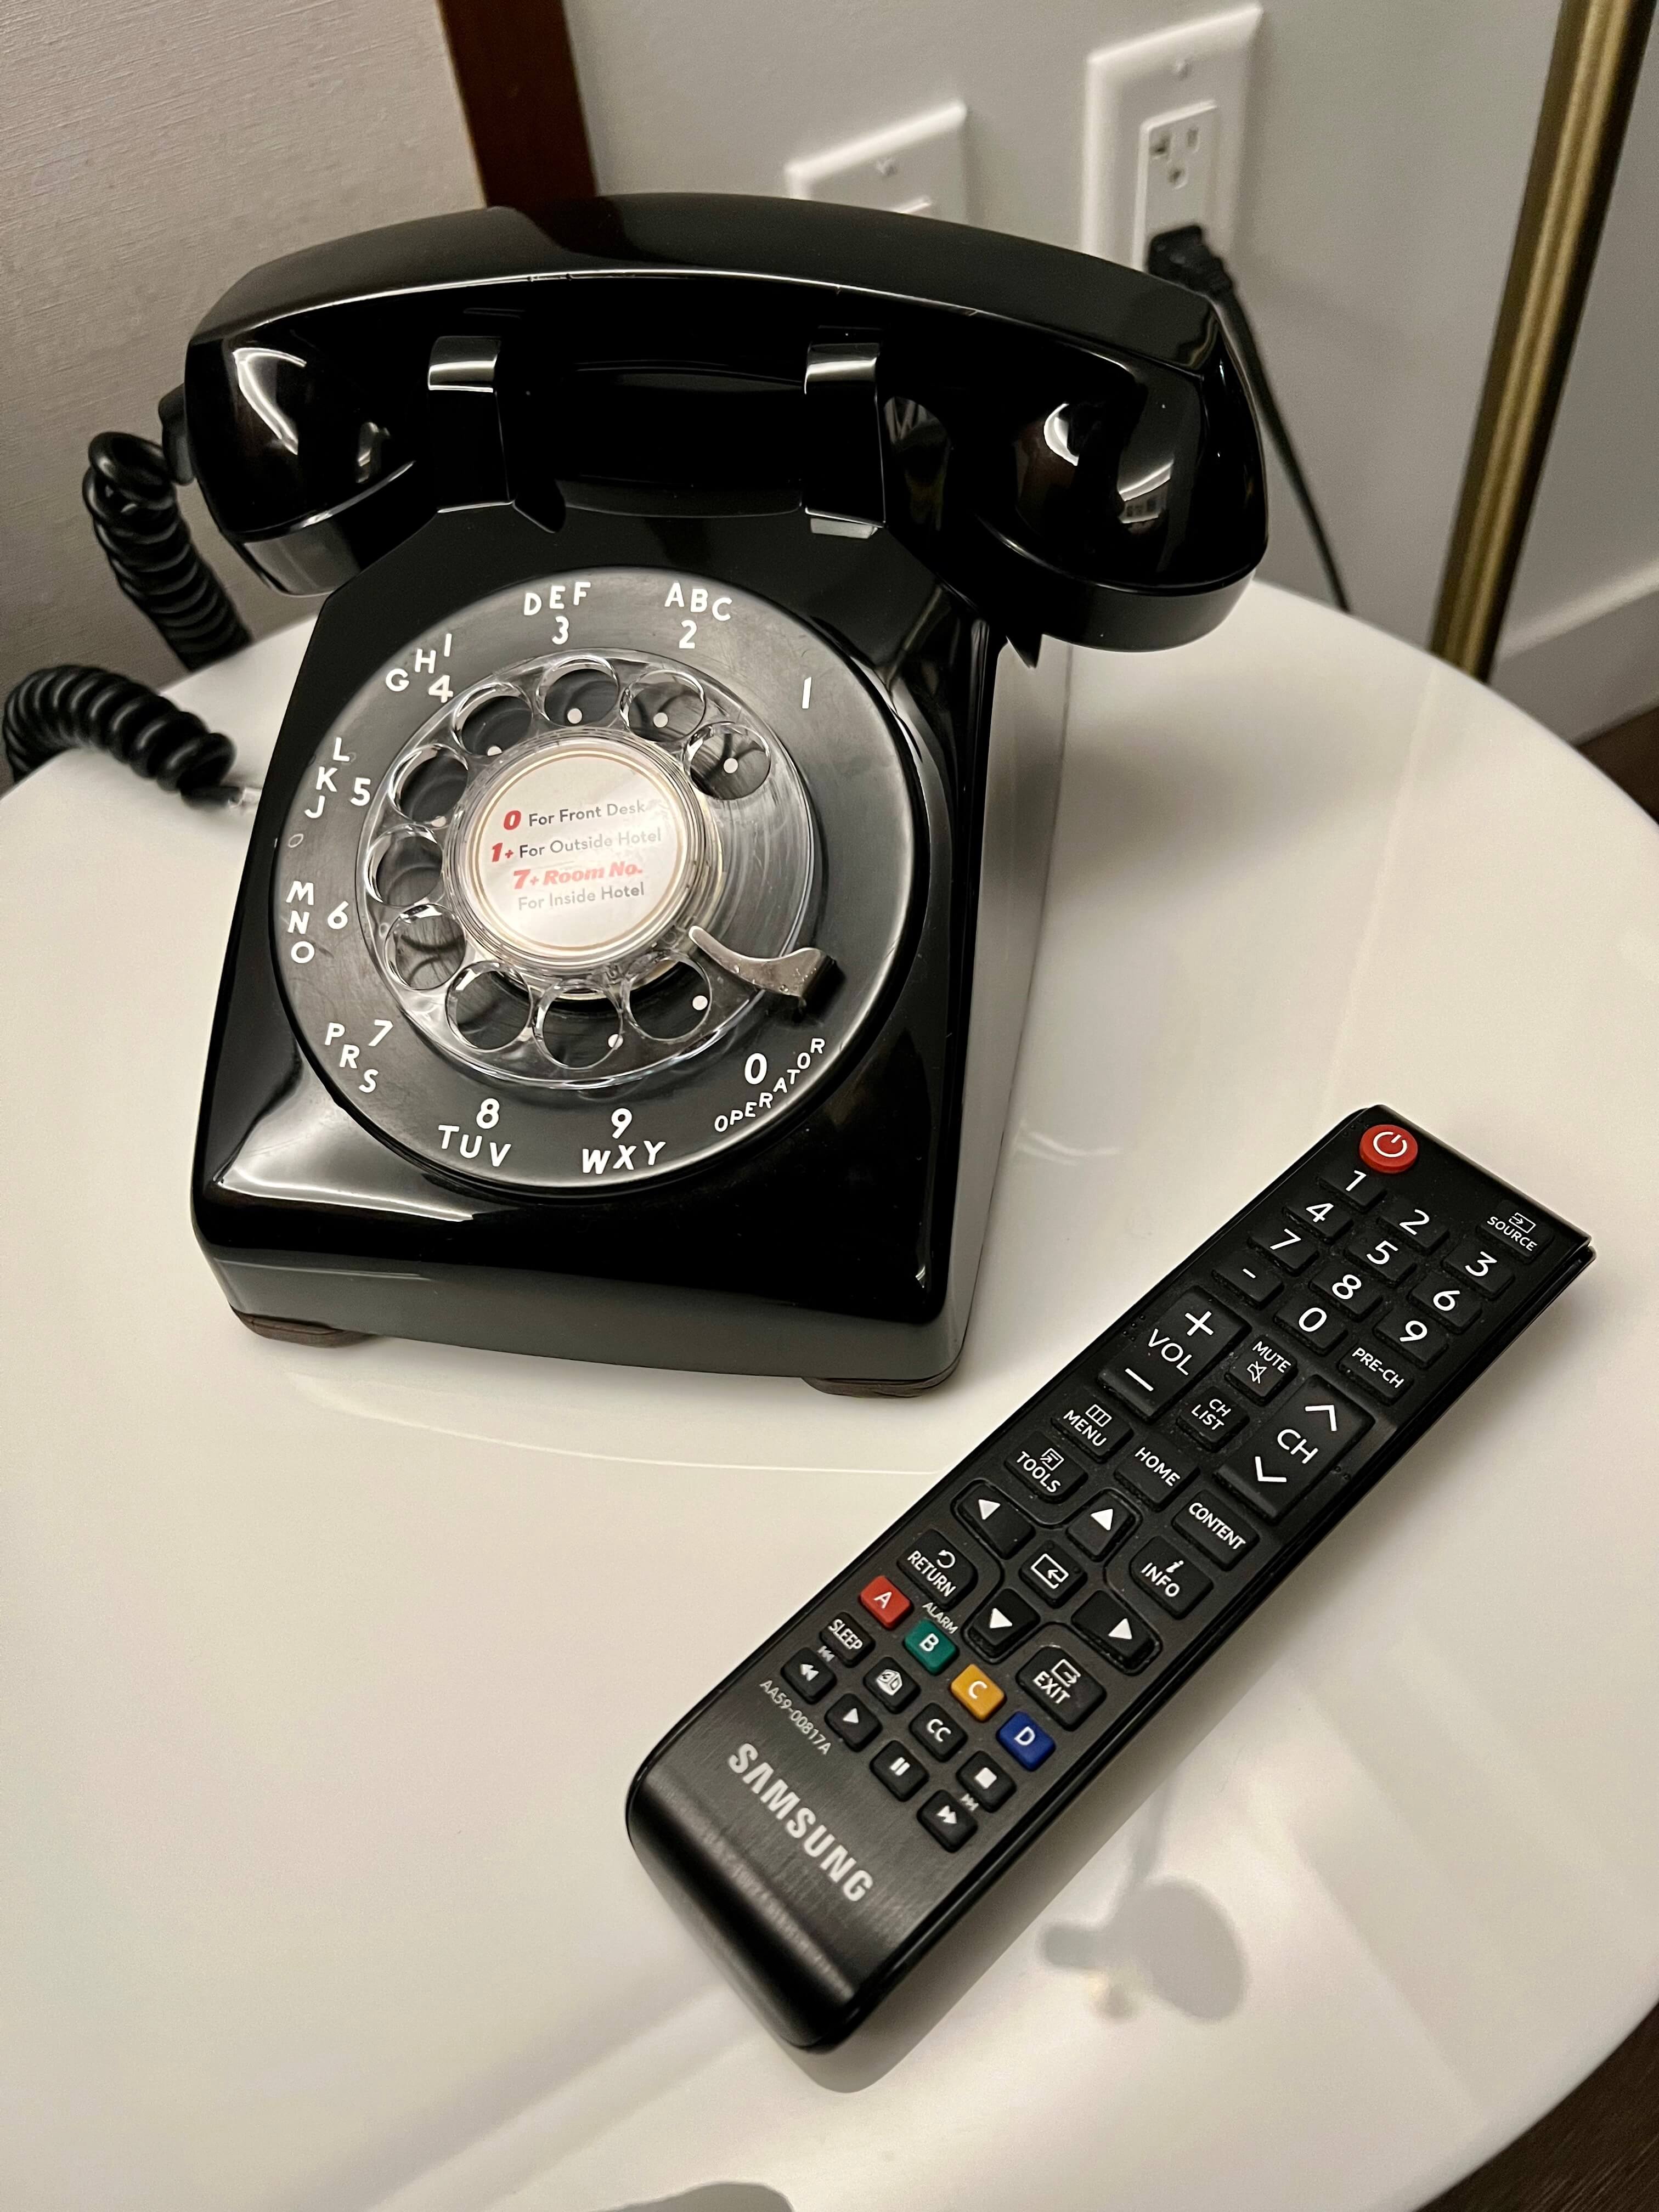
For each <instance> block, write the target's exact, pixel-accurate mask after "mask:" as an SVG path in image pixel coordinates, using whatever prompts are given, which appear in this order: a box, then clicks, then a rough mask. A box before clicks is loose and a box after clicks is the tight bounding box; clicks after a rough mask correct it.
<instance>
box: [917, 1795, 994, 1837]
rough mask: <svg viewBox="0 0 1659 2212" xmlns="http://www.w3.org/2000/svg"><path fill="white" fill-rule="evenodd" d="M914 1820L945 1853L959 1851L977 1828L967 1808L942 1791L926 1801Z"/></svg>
mask: <svg viewBox="0 0 1659 2212" xmlns="http://www.w3.org/2000/svg"><path fill="white" fill-rule="evenodd" d="M916 1818H917V1820H920V1821H921V1825H922V1826H923V1827H924V1828H926V1829H927V1832H928V1834H929V1835H930V1836H931V1837H932V1838H933V1841H934V1842H935V1843H936V1844H944V1846H945V1850H947V1851H959V1850H961V1849H962V1847H963V1844H965V1843H966V1842H967V1840H968V1838H969V1836H971V1835H972V1834H973V1833H974V1832H975V1829H976V1828H977V1826H979V1823H978V1822H977V1821H976V1820H975V1818H974V1816H973V1814H971V1813H970V1812H969V1810H968V1808H967V1807H966V1806H965V1805H962V1804H958V1803H957V1800H956V1799H955V1798H954V1797H952V1796H950V1795H948V1793H947V1792H946V1791H945V1790H939V1791H937V1792H936V1793H935V1794H934V1795H933V1796H932V1797H930V1798H929V1799H928V1800H927V1803H926V1804H925V1805H924V1806H923V1807H922V1808H921V1812H919V1813H918V1814H917V1815H916Z"/></svg>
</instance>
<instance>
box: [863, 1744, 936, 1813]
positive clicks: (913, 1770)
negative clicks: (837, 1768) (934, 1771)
mask: <svg viewBox="0 0 1659 2212" xmlns="http://www.w3.org/2000/svg"><path fill="white" fill-rule="evenodd" d="M870 1771H871V1773H872V1774H873V1775H875V1776H876V1777H877V1778H878V1780H880V1781H882V1782H884V1783H885V1784H886V1785H887V1787H888V1788H889V1789H890V1790H891V1791H892V1793H893V1795H894V1796H895V1797H897V1798H899V1799H901V1800H902V1799H903V1798H906V1797H914V1796H915V1794H916V1792H917V1790H920V1789H921V1785H922V1784H923V1783H924V1782H925V1781H926V1780H927V1768H926V1767H925V1766H924V1765H922V1763H921V1760H920V1759H918V1758H917V1757H916V1755H915V1752H913V1751H906V1749H905V1748H904V1746H903V1745H902V1743H884V1744H883V1746H882V1747H881V1749H880V1750H879V1751H878V1753H876V1755H875V1757H874V1758H873V1759H872V1760H871V1762H870Z"/></svg>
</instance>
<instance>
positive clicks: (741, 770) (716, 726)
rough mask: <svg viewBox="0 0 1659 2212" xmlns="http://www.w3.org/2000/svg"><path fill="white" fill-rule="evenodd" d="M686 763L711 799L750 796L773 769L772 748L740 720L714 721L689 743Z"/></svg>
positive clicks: (696, 782) (699, 787)
mask: <svg viewBox="0 0 1659 2212" xmlns="http://www.w3.org/2000/svg"><path fill="white" fill-rule="evenodd" d="M685 765H686V769H687V772H688V773H689V774H690V777H691V781H693V782H694V783H695V784H696V787H697V788H698V789H699V790H700V791H702V792H705V793H707V794H708V797H709V798H710V799H747V798H749V797H750V795H751V794H752V793H755V792H757V791H758V790H759V789H760V787H761V786H762V784H763V783H764V782H765V781H766V779H767V777H768V776H769V775H770V774H771V773H772V748H771V747H770V745H769V744H767V742H766V740H765V738H763V737H762V735H761V734H760V732H759V731H758V730H750V729H746V728H745V727H744V725H743V724H742V723H741V722H712V723H710V725H709V726H708V728H707V729H706V730H701V731H699V732H698V733H697V735H696V737H695V738H693V739H692V740H691V742H690V744H689V745H688V746H687V747H686V749H685Z"/></svg>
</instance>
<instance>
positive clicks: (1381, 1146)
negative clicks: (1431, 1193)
mask: <svg viewBox="0 0 1659 2212" xmlns="http://www.w3.org/2000/svg"><path fill="white" fill-rule="evenodd" d="M1415 1158H1417V1139H1416V1138H1415V1137H1414V1136H1413V1134H1412V1133H1411V1131H1410V1130H1409V1129H1402V1128H1401V1127H1400V1125H1399V1123H1398V1122H1397V1121H1374V1122H1373V1123H1372V1124H1371V1126H1370V1128H1369V1129H1367V1130H1366V1132H1365V1133H1364V1136H1363V1137H1362V1138H1361V1139H1359V1160H1360V1164H1361V1166H1362V1167H1368V1168H1372V1169H1374V1170H1376V1173H1377V1174H1378V1175H1403V1174H1404V1173H1405V1171H1406V1170H1407V1168H1408V1167H1410V1165H1411V1164H1412V1162H1413V1160H1414V1159H1415Z"/></svg>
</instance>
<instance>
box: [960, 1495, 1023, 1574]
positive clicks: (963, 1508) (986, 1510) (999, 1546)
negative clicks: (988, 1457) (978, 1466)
mask: <svg viewBox="0 0 1659 2212" xmlns="http://www.w3.org/2000/svg"><path fill="white" fill-rule="evenodd" d="M954 1510H955V1512H956V1515H957V1519H958V1520H960V1521H963V1522H966V1523H967V1525H968V1527H969V1528H971V1529H972V1530H973V1532H974V1534H975V1535H976V1536H979V1537H981V1538H983V1540H984V1541H985V1542H986V1543H987V1544H988V1545H989V1546H990V1547H991V1549H992V1550H993V1551H994V1553H996V1555H997V1557H998V1558H999V1559H1012V1556H1013V1554H1014V1553H1016V1552H1017V1551H1018V1549H1019V1547H1020V1546H1021V1545H1022V1544H1024V1543H1027V1542H1029V1541H1030V1536H1031V1523H1030V1522H1029V1521H1028V1520H1027V1519H1026V1517H1025V1516H1024V1514H1023V1513H1022V1512H1021V1511H1020V1510H1019V1509H1018V1506H1016V1505H1013V1504H1011V1503H1010V1502H1009V1500H1008V1499H1007V1498H1005V1497H1004V1496H1003V1494H1002V1492H1000V1490H999V1489H998V1488H997V1487H996V1486H995V1485H994V1483H989V1482H970V1483H969V1486H968V1487H967V1489H966V1490H964V1491H963V1492H962V1494H961V1496H960V1497H959V1498H957V1501H956V1505H955V1508H954Z"/></svg>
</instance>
